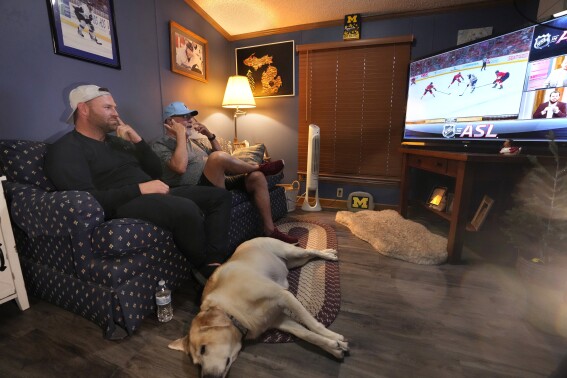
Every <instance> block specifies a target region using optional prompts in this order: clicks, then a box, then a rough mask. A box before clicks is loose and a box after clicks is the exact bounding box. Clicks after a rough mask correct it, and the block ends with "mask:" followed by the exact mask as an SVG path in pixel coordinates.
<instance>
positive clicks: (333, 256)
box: [320, 248, 339, 261]
mask: <svg viewBox="0 0 567 378" xmlns="http://www.w3.org/2000/svg"><path fill="white" fill-rule="evenodd" d="M320 252H321V257H322V258H324V259H326V260H331V261H337V260H338V259H339V257H338V256H337V254H338V252H337V250H336V249H331V248H328V249H323V250H321V251H320Z"/></svg>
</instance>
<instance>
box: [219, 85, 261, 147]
mask: <svg viewBox="0 0 567 378" xmlns="http://www.w3.org/2000/svg"><path fill="white" fill-rule="evenodd" d="M222 107H223V108H230V109H236V110H235V112H234V143H237V142H238V133H237V126H236V119H237V118H238V117H239V116H241V115H244V114H246V112H244V111H242V110H241V109H249V108H255V107H256V101H255V100H254V95H253V94H252V89H251V88H250V84H249V83H248V78H246V76H241V75H234V76H231V77H229V78H228V82H227V84H226V90H225V92H224V98H223V100H222Z"/></svg>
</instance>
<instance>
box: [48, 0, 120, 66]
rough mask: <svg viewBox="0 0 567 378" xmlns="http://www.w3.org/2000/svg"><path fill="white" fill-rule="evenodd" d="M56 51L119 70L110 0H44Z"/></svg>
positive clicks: (56, 52) (111, 0)
mask: <svg viewBox="0 0 567 378" xmlns="http://www.w3.org/2000/svg"><path fill="white" fill-rule="evenodd" d="M47 9H48V13H49V21H50V24H51V36H52V38H53V48H54V51H55V54H58V55H65V56H69V57H71V58H76V59H81V60H85V61H87V62H92V63H97V64H102V65H105V66H108V67H112V68H116V69H120V54H119V53H118V38H117V37H116V23H115V22H114V5H113V0H98V1H85V0H47Z"/></svg>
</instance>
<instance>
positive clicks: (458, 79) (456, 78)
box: [447, 72, 465, 88]
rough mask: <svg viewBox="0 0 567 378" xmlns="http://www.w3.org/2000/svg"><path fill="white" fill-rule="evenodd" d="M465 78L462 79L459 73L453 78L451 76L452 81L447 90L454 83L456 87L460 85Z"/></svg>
mask: <svg viewBox="0 0 567 378" xmlns="http://www.w3.org/2000/svg"><path fill="white" fill-rule="evenodd" d="M464 79H465V78H464V77H463V75H461V73H460V72H459V73H458V74H456V75H455V76H453V81H451V84H449V86H448V87H447V88H449V87H450V86H451V85H453V83H454V82H455V81H456V82H457V85H460V84H461V80H464Z"/></svg>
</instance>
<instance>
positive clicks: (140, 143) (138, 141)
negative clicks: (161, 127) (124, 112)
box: [116, 118, 162, 179]
mask: <svg viewBox="0 0 567 378" xmlns="http://www.w3.org/2000/svg"><path fill="white" fill-rule="evenodd" d="M118 122H119V125H118V127H117V128H116V135H117V136H118V137H119V138H121V139H123V140H125V141H127V142H131V143H132V144H133V145H134V148H135V154H136V158H137V159H138V161H139V162H140V166H141V167H142V169H143V170H144V171H145V172H146V173H147V174H148V175H150V177H151V178H154V179H158V178H160V177H161V174H162V170H161V162H160V160H159V157H158V156H157V155H156V154H155V153H154V152H153V151H152V149H151V147H150V146H149V145H148V144H147V143H146V142H145V141H144V140H143V139H142V137H141V136H140V135H139V134H138V133H137V132H136V130H134V129H133V128H132V127H131V126H130V125H127V124H125V123H124V122H122V120H121V119H120V118H118Z"/></svg>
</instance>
